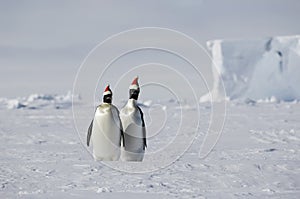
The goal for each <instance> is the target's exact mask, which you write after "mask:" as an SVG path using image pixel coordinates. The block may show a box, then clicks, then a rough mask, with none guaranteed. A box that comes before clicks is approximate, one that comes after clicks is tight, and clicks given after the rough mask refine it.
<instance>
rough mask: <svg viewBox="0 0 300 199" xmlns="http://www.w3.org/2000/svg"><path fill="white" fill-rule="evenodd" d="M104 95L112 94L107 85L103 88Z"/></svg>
mask: <svg viewBox="0 0 300 199" xmlns="http://www.w3.org/2000/svg"><path fill="white" fill-rule="evenodd" d="M104 95H112V92H111V90H110V88H109V85H107V86H106V88H105V90H104V92H103V96H104Z"/></svg>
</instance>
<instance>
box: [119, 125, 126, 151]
mask: <svg viewBox="0 0 300 199" xmlns="http://www.w3.org/2000/svg"><path fill="white" fill-rule="evenodd" d="M120 131H121V139H120V146H121V143H123V147H125V137H124V130H123V126H122V121H121V120H120Z"/></svg>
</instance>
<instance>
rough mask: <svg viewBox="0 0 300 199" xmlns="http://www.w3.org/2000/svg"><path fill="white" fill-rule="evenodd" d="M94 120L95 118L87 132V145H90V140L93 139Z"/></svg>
mask: <svg viewBox="0 0 300 199" xmlns="http://www.w3.org/2000/svg"><path fill="white" fill-rule="evenodd" d="M93 122H94V120H92V122H91V124H90V126H89V129H88V134H87V143H86V144H87V146H90V140H91V136H92V130H93Z"/></svg>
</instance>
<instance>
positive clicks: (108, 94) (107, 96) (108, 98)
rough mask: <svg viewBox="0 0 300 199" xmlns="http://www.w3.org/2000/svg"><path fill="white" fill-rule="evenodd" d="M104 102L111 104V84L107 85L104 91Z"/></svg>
mask: <svg viewBox="0 0 300 199" xmlns="http://www.w3.org/2000/svg"><path fill="white" fill-rule="evenodd" d="M103 102H104V103H109V104H111V102H112V92H111V90H110V88H109V85H107V86H106V88H105V90H104V92H103Z"/></svg>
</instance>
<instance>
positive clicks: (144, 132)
mask: <svg viewBox="0 0 300 199" xmlns="http://www.w3.org/2000/svg"><path fill="white" fill-rule="evenodd" d="M143 140H144V147H143V149H144V150H145V149H146V147H147V139H146V128H145V127H143Z"/></svg>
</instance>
